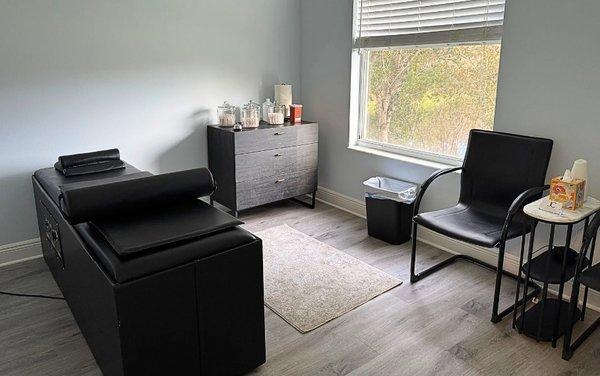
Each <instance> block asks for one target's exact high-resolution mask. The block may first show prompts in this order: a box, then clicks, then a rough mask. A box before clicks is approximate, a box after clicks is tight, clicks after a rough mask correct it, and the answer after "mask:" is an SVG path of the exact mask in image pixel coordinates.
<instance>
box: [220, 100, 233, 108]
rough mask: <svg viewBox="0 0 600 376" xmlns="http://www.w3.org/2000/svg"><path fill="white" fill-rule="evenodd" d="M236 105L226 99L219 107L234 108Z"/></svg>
mask: <svg viewBox="0 0 600 376" xmlns="http://www.w3.org/2000/svg"><path fill="white" fill-rule="evenodd" d="M233 107H234V106H232V105H230V104H229V102H227V101H225V102H223V104H222V105H220V106H219V107H218V108H233Z"/></svg>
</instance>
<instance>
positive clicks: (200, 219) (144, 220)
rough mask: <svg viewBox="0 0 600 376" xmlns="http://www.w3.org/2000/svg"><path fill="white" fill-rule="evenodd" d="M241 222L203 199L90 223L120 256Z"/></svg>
mask: <svg viewBox="0 0 600 376" xmlns="http://www.w3.org/2000/svg"><path fill="white" fill-rule="evenodd" d="M242 223H243V222H241V221H239V220H237V219H236V218H235V217H232V216H231V215H229V214H227V213H224V212H222V211H220V210H218V209H215V208H214V207H212V206H210V205H208V204H207V203H205V202H203V201H200V200H192V201H191V202H190V201H185V202H183V203H180V204H176V205H173V206H168V207H159V208H156V209H151V210H146V211H141V210H136V211H133V212H131V213H128V214H126V215H116V216H111V217H108V218H106V217H105V218H100V219H93V220H92V221H91V222H90V224H91V225H92V227H94V228H95V230H97V231H98V232H99V233H100V234H102V235H103V236H104V238H105V239H106V241H107V242H108V243H109V244H110V245H111V246H112V248H113V250H114V251H115V252H116V253H118V254H119V255H121V256H126V255H130V254H133V253H138V252H142V251H148V250H151V249H153V248H157V247H160V246H163V245H166V244H172V243H175V242H179V241H183V240H187V239H191V238H197V237H201V236H203V235H208V234H211V233H214V232H217V231H219V230H223V229H226V228H231V227H234V226H237V225H240V224H242Z"/></svg>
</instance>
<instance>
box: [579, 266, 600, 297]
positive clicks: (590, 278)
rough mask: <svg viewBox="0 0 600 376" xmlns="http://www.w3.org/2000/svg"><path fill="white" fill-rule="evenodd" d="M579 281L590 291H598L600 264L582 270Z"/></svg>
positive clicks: (599, 286) (599, 288)
mask: <svg viewBox="0 0 600 376" xmlns="http://www.w3.org/2000/svg"><path fill="white" fill-rule="evenodd" d="M579 280H580V281H581V283H582V284H584V285H586V286H587V287H589V288H591V289H592V290H596V291H600V264H596V265H594V266H592V267H590V268H587V269H586V270H584V271H583V272H582V273H581V277H580V279H579Z"/></svg>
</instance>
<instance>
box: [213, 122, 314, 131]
mask: <svg viewBox="0 0 600 376" xmlns="http://www.w3.org/2000/svg"><path fill="white" fill-rule="evenodd" d="M306 124H316V123H315V122H314V121H302V122H301V123H290V122H285V123H283V124H269V123H267V122H265V121H262V120H261V122H260V125H259V126H258V128H246V129H242V130H241V131H234V130H233V126H227V127H224V126H220V125H218V124H211V125H209V127H211V128H215V129H219V130H221V131H224V132H231V133H234V132H235V133H237V132H252V131H255V130H260V129H281V128H291V127H299V126H302V125H306Z"/></svg>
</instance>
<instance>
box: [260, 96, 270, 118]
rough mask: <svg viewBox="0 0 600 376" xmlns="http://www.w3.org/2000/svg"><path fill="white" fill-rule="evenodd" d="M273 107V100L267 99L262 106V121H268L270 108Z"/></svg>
mask: <svg viewBox="0 0 600 376" xmlns="http://www.w3.org/2000/svg"><path fill="white" fill-rule="evenodd" d="M272 105H273V102H271V98H267V99H266V100H265V101H264V102H263V104H262V119H263V120H264V121H268V119H267V114H268V113H269V108H270V107H271V106H272Z"/></svg>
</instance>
